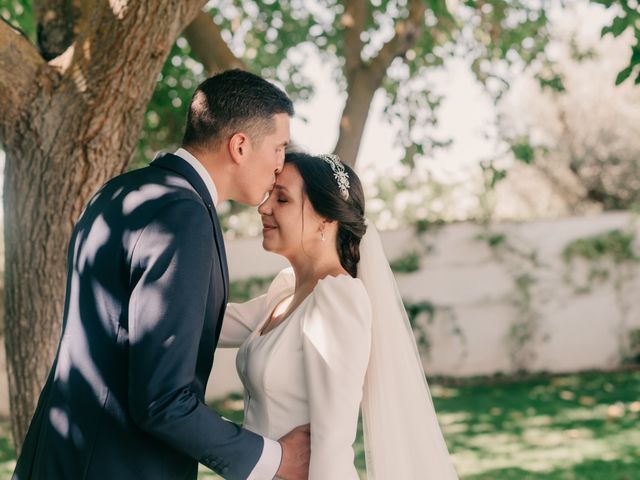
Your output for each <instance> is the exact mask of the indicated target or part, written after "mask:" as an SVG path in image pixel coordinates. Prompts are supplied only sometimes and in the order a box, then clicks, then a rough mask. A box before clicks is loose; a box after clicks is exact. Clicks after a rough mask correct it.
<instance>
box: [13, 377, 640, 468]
mask: <svg viewBox="0 0 640 480" xmlns="http://www.w3.org/2000/svg"><path fill="white" fill-rule="evenodd" d="M429 384H430V387H431V395H432V398H433V403H434V406H435V409H436V412H437V414H438V422H439V423H440V425H441V428H442V432H443V434H444V436H445V439H446V442H447V446H448V447H449V451H450V452H451V454H452V455H453V461H454V464H455V465H456V468H457V470H458V473H459V475H460V478H461V479H464V480H488V479H500V480H523V479H531V480H602V479H618V480H622V479H629V480H631V479H634V478H637V472H638V471H640V456H639V455H638V445H640V432H638V421H640V418H639V417H640V411H639V407H640V405H639V403H638V398H640V371H639V370H634V371H628V372H605V373H601V372H595V373H594V372H589V373H582V374H575V375H558V376H536V377H527V378H523V379H517V378H498V377H495V378H487V377H485V378H479V379H469V380H465V379H452V378H450V379H437V380H436V379H432V378H430V379H429ZM211 408H213V409H214V410H215V411H217V412H219V413H220V414H221V415H223V416H224V417H225V418H228V419H230V420H232V421H234V422H236V423H242V419H243V416H244V415H243V401H242V397H241V396H240V395H237V394H232V395H229V396H228V397H227V398H224V399H221V400H218V401H215V402H213V403H212V404H211ZM9 432H10V429H9V424H8V422H7V421H6V420H0V478H9V477H10V475H11V472H12V471H13V465H14V462H15V454H14V451H13V448H12V446H11V442H10V440H9V438H10V433H9ZM354 450H355V452H356V467H357V468H358V471H359V472H360V474H361V475H362V476H363V478H364V475H365V462H364V456H363V454H362V452H363V432H362V429H361V428H358V434H357V439H356V442H355V445H354ZM198 478H199V479H200V480H205V479H206V480H214V479H219V478H220V477H218V476H216V475H215V474H214V473H213V472H211V471H210V470H207V469H205V468H204V467H200V471H199V473H198Z"/></svg>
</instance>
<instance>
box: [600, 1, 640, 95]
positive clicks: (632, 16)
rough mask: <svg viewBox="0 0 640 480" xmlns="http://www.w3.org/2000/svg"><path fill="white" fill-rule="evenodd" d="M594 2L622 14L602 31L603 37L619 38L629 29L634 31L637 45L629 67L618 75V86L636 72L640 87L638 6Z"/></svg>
mask: <svg viewBox="0 0 640 480" xmlns="http://www.w3.org/2000/svg"><path fill="white" fill-rule="evenodd" d="M592 2H594V3H599V4H601V5H604V6H605V7H606V8H615V9H616V10H618V11H619V12H620V13H619V14H618V16H616V17H615V18H614V19H613V21H612V22H611V24H610V25H607V26H606V27H604V28H603V29H602V31H601V36H602V37H604V36H605V35H607V34H609V33H610V34H611V35H613V36H614V37H619V36H620V35H622V33H624V32H625V31H626V30H627V29H629V28H630V29H632V30H633V32H634V36H635V44H634V45H633V46H632V47H631V58H630V59H629V65H628V66H627V67H625V68H624V69H622V70H621V71H620V72H619V73H618V76H617V77H616V85H620V84H621V83H622V82H624V81H625V80H627V79H628V78H629V77H630V76H631V75H632V74H633V73H634V72H637V75H636V77H635V81H634V83H635V84H636V85H639V84H640V68H638V69H636V67H638V65H640V8H638V6H637V4H636V5H635V7H633V6H632V5H630V2H628V1H627V0H606V1H605V0H592Z"/></svg>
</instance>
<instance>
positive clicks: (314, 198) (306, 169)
mask: <svg viewBox="0 0 640 480" xmlns="http://www.w3.org/2000/svg"><path fill="white" fill-rule="evenodd" d="M284 161H285V163H289V164H291V165H293V166H295V167H296V168H297V169H298V172H300V176H301V177H302V181H303V183H304V190H305V193H306V194H307V197H309V201H310V202H311V205H312V206H313V208H314V210H315V211H316V212H318V214H319V215H321V216H322V217H325V218H327V219H328V220H335V221H336V222H338V235H337V240H336V248H337V250H338V255H339V257H340V263H341V264H342V267H343V268H344V269H345V270H346V271H347V272H349V274H350V275H351V276H352V277H355V276H356V275H357V274H358V262H359V261H360V240H361V239H362V237H363V235H364V234H365V232H366V231H367V225H366V224H365V218H364V192H363V191H362V184H361V183H360V179H359V178H358V176H357V175H356V172H354V171H353V169H352V168H351V167H349V165H346V164H343V165H344V169H345V171H346V173H347V174H348V175H349V184H350V185H349V198H348V199H347V200H345V199H344V198H343V197H342V195H341V193H340V189H339V188H338V182H337V180H336V178H335V177H334V174H333V170H332V169H331V165H330V164H329V163H327V161H326V160H324V159H323V158H321V157H317V156H314V155H309V154H307V153H302V152H288V153H287V154H286V155H285V159H284Z"/></svg>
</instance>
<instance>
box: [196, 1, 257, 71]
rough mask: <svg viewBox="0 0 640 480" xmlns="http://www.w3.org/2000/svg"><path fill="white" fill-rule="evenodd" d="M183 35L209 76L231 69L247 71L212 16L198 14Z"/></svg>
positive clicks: (202, 13)
mask: <svg viewBox="0 0 640 480" xmlns="http://www.w3.org/2000/svg"><path fill="white" fill-rule="evenodd" d="M183 34H184V37H185V38H186V39H187V41H188V42H189V46H190V47H191V51H192V52H193V57H194V58H195V59H196V60H198V61H199V62H200V63H202V65H204V68H205V70H206V71H207V73H208V74H209V75H213V74H214V73H216V72H220V71H222V70H228V69H231V68H241V69H242V70H247V66H246V65H245V63H244V62H243V61H242V59H240V58H238V57H236V56H235V54H234V53H233V52H232V51H231V49H230V48H229V46H228V45H227V42H225V41H224V39H223V38H222V34H221V32H220V27H218V25H217V24H216V22H215V21H214V20H213V17H212V16H211V15H210V14H208V13H206V12H203V11H201V12H200V13H198V15H197V16H196V18H195V20H194V21H193V22H191V23H190V24H189V26H188V27H187V28H185V30H184V32H183Z"/></svg>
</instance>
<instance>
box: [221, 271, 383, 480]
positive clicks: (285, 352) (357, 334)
mask: <svg viewBox="0 0 640 480" xmlns="http://www.w3.org/2000/svg"><path fill="white" fill-rule="evenodd" d="M294 287H295V278H294V274H293V270H292V269H286V270H283V271H282V272H280V273H279V274H278V276H277V277H276V278H275V279H274V281H273V282H272V284H271V286H270V288H269V290H268V292H267V293H266V294H265V295H262V296H260V297H257V298H255V299H253V300H251V301H249V302H247V303H243V304H229V305H228V307H227V311H226V314H225V319H224V324H223V328H222V332H221V337H220V346H227V347H234V346H240V349H239V351H238V357H237V361H236V364H237V368H238V373H239V375H240V378H241V379H242V383H243V384H244V388H245V411H244V427H245V428H247V429H248V430H251V431H253V432H255V433H258V434H260V435H263V436H266V437H269V438H272V439H275V440H277V439H279V438H280V437H282V436H283V435H285V434H286V433H288V432H289V431H290V430H292V429H293V428H295V427H297V426H298V425H303V424H307V423H310V424H311V460H310V464H309V479H310V480H328V479H335V480H351V479H354V480H357V479H358V478H359V477H358V473H357V470H356V468H355V466H354V451H353V447H352V445H353V443H354V441H355V438H356V431H357V424H358V413H359V409H360V402H361V400H362V396H363V385H364V380H365V374H366V371H367V365H368V363H369V354H370V349H371V322H372V312H371V304H370V300H369V297H368V295H367V291H366V289H365V287H364V285H363V283H362V282H361V281H360V280H359V279H357V278H352V277H350V276H348V275H339V276H336V277H333V276H328V277H326V278H324V279H322V280H320V281H319V282H318V284H317V285H316V287H315V289H314V290H313V292H312V293H311V294H310V295H309V296H308V297H307V298H306V299H305V300H304V301H303V302H302V303H301V304H300V305H299V306H298V307H297V308H296V309H295V311H294V312H293V313H292V314H290V315H289V316H288V318H286V319H285V320H284V321H283V322H282V323H281V324H279V325H278V326H277V327H275V328H274V329H273V330H271V331H269V332H267V333H266V334H264V335H261V334H260V330H261V328H262V326H263V325H264V324H265V322H266V321H267V319H268V318H269V317H270V316H271V314H272V312H273V310H274V308H275V307H276V306H277V305H278V304H279V303H280V302H282V301H283V300H284V299H286V298H287V297H290V296H291V295H293V292H294Z"/></svg>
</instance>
